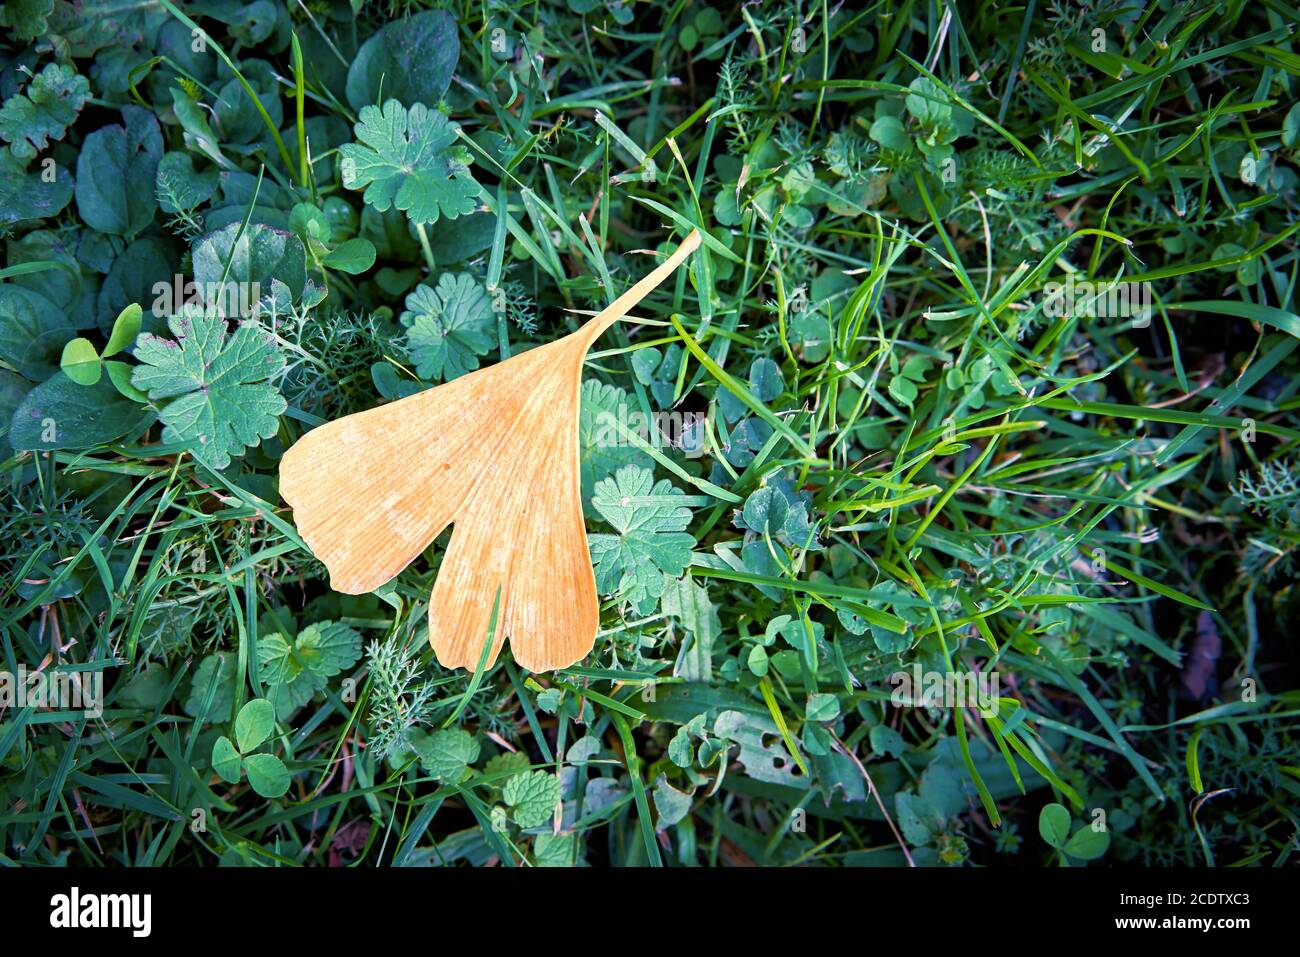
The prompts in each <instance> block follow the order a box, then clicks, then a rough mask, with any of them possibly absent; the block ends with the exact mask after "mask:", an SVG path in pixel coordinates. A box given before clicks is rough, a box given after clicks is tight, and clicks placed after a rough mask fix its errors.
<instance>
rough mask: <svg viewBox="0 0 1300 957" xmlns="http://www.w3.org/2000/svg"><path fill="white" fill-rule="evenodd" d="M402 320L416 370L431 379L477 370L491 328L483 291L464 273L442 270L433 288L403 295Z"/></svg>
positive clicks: (492, 319)
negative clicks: (404, 303) (403, 310)
mask: <svg viewBox="0 0 1300 957" xmlns="http://www.w3.org/2000/svg"><path fill="white" fill-rule="evenodd" d="M401 321H402V325H403V326H405V327H406V329H407V333H406V348H407V352H408V353H409V354H410V356H411V361H412V362H414V363H415V365H416V369H415V371H416V374H417V375H419V376H420V378H422V379H429V380H432V381H438V380H440V379H455V378H456V377H457V376H462V375H464V374H465V373H467V372H472V371H473V370H475V369H477V368H478V357H479V356H482V355H486V354H487V352H488V350H489V349H491V348H492V344H493V341H494V340H493V337H494V335H495V332H496V316H495V314H494V313H493V311H492V302H491V300H490V299H489V298H488V295H487V291H486V290H485V289H484V288H483V286H482V284H480V283H479V282H478V281H477V280H476V279H475V278H474V277H473V276H471V275H469V274H468V273H443V275H442V276H441V277H439V279H438V286H437V288H436V289H430V288H429V287H428V286H426V285H424V284H421V285H420V286H418V287H417V288H416V290H415V291H414V292H413V293H411V294H410V295H409V296H407V297H406V311H405V312H403V313H402V315H401Z"/></svg>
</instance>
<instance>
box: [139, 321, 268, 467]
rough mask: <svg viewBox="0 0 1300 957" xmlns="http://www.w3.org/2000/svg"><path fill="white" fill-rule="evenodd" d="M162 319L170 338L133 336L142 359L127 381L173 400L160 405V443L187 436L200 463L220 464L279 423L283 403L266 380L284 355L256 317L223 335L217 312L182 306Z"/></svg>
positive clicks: (184, 439) (152, 395) (155, 396)
mask: <svg viewBox="0 0 1300 957" xmlns="http://www.w3.org/2000/svg"><path fill="white" fill-rule="evenodd" d="M167 324H168V326H169V327H170V329H171V331H172V334H173V335H175V336H176V339H175V340H174V341H173V340H171V339H164V338H161V337H159V336H154V335H149V334H144V335H141V336H140V337H139V339H138V340H137V343H136V347H135V357H136V358H137V359H139V360H140V362H141V365H140V366H139V367H137V368H136V370H135V372H134V373H132V375H131V384H132V385H134V386H135V387H136V388H137V389H141V390H143V391H145V392H147V393H148V394H149V398H150V399H152V400H153V401H154V402H160V401H163V400H170V401H167V402H166V404H164V405H163V406H162V407H161V413H160V418H161V419H162V421H163V425H164V426H165V428H164V429H163V441H165V442H186V443H188V444H189V445H190V448H191V450H192V451H193V454H194V457H195V458H196V459H197V460H198V461H200V462H202V463H203V464H204V465H206V466H208V467H209V468H213V469H218V470H219V469H224V468H225V467H226V466H227V465H229V464H230V457H231V456H232V455H240V454H242V453H243V451H244V449H245V448H248V447H250V446H253V445H256V444H258V442H259V440H260V439H263V438H270V437H271V436H272V435H274V434H275V433H276V430H277V429H278V428H279V420H278V419H277V416H279V415H280V413H281V412H283V411H284V410H285V401H284V399H283V398H282V397H281V395H280V393H279V392H277V391H276V388H275V386H274V385H272V384H271V383H270V382H268V381H267V379H269V378H270V377H271V376H273V375H275V374H276V373H277V372H279V371H280V370H281V369H283V368H284V356H282V355H281V354H280V350H279V348H278V347H277V346H276V344H275V340H274V339H272V338H271V336H270V335H268V334H267V333H266V332H265V331H263V330H262V329H261V328H260V327H259V326H258V325H257V323H255V322H244V323H241V324H240V325H239V326H238V327H237V328H236V329H235V332H234V334H233V335H228V334H227V331H226V320H224V319H222V318H221V317H220V316H207V315H202V314H200V313H198V312H196V311H194V310H192V309H187V310H186V311H183V312H181V313H179V314H178V315H175V316H172V317H171V318H170V319H169V320H168V323H167Z"/></svg>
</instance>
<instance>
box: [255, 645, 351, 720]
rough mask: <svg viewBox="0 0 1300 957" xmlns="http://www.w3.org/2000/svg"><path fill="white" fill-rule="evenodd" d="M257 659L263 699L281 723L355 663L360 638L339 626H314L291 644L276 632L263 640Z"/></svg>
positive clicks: (259, 646)
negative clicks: (264, 695) (269, 704)
mask: <svg viewBox="0 0 1300 957" xmlns="http://www.w3.org/2000/svg"><path fill="white" fill-rule="evenodd" d="M257 656H258V659H259V661H260V662H261V672H260V673H261V676H262V683H263V684H264V685H265V686H266V696H267V698H268V699H270V701H271V703H272V704H274V705H275V711H276V714H278V715H279V716H280V718H281V720H283V719H285V718H287V717H288V716H289V715H290V714H292V713H293V711H294V710H295V709H297V708H300V707H302V706H303V705H304V704H306V703H307V702H308V701H310V700H311V697H312V695H314V694H315V693H316V692H317V691H319V690H320V689H322V688H324V687H325V683H326V681H327V679H329V678H332V677H334V675H336V674H338V673H339V672H340V671H344V670H346V669H348V668H351V667H352V666H353V665H354V664H356V663H357V659H358V658H360V657H361V634H360V632H358V631H357V630H356V629H355V628H349V627H348V626H347V625H344V624H343V623H342V622H337V621H322V622H316V623H314V624H311V625H308V626H307V627H306V628H304V629H303V630H302V631H301V632H299V633H298V637H297V638H295V639H292V640H291V639H288V638H285V636H284V635H282V634H280V633H279V632H275V633H273V634H269V635H264V636H262V637H261V638H260V639H259V640H258V643H257Z"/></svg>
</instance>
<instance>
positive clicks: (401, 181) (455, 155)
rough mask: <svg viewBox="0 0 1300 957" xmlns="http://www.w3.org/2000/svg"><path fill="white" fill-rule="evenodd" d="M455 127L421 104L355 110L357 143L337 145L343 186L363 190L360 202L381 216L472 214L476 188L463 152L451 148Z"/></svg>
mask: <svg viewBox="0 0 1300 957" xmlns="http://www.w3.org/2000/svg"><path fill="white" fill-rule="evenodd" d="M456 129H457V128H456V126H455V124H453V123H452V122H451V121H450V120H448V119H447V117H446V116H444V115H443V114H442V113H439V112H438V111H437V110H430V109H429V108H428V107H426V106H425V105H424V104H423V103H416V104H414V105H413V106H412V107H411V109H410V110H409V111H408V110H407V109H406V107H404V106H402V104H401V103H399V102H398V101H397V100H389V101H388V102H387V103H385V104H384V108H383V110H382V111H381V110H380V109H379V108H378V107H374V106H365V107H362V108H361V119H360V122H358V123H357V125H356V136H357V139H358V140H359V141H360V142H357V143H345V144H344V145H343V146H340V147H339V153H340V155H341V156H342V157H343V161H342V164H341V171H342V175H343V185H344V186H346V187H347V188H348V189H364V190H365V193H364V194H363V195H364V197H365V201H366V202H367V203H369V204H370V205H371V206H373V207H374V208H375V209H377V210H379V211H380V212H381V213H382V212H386V211H387V210H388V209H390V208H392V207H394V206H395V207H397V208H398V209H400V210H402V211H404V212H405V213H406V214H407V215H408V216H409V217H410V218H411V221H412V222H414V223H434V222H437V221H438V218H439V217H440V216H445V217H447V218H448V219H455V218H456V217H457V216H463V215H464V214H466V213H470V212H473V211H474V209H475V207H476V206H477V205H478V204H477V201H476V200H475V197H476V196H477V195H478V191H479V186H478V184H477V183H476V182H474V177H473V176H472V175H471V174H470V172H469V167H468V163H469V153H468V151H467V150H466V149H465V148H464V147H463V146H454V145H453V144H454V143H455V142H456Z"/></svg>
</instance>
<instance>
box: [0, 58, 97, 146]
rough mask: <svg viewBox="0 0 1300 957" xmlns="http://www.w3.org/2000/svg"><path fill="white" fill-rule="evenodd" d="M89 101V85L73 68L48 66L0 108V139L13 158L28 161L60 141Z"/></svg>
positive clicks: (59, 65) (50, 64)
mask: <svg viewBox="0 0 1300 957" xmlns="http://www.w3.org/2000/svg"><path fill="white" fill-rule="evenodd" d="M88 99H90V82H89V81H88V80H87V79H86V78H85V77H84V76H81V75H80V74H79V73H77V71H76V70H74V69H72V67H67V66H63V65H62V64H59V63H47V64H46V65H45V69H43V70H41V72H40V73H37V74H36V75H35V76H34V77H32V82H31V83H29V84H28V85H27V89H26V90H25V91H24V92H22V93H15V94H14V95H13V96H11V97H9V99H7V100H5V102H4V106H3V107H0V139H3V140H5V141H6V142H8V143H9V144H10V146H9V148H10V149H11V150H13V154H14V156H17V157H18V158H20V159H31V158H32V157H33V156H35V155H36V154H37V153H38V152H40V151H41V150H43V149H45V147H46V146H47V145H49V141H50V140H61V139H63V134H64V133H66V132H67V130H68V127H69V126H71V125H72V121H73V120H75V119H76V118H77V114H78V113H80V112H81V108H82V107H83V106H85V105H86V101H87V100H88Z"/></svg>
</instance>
